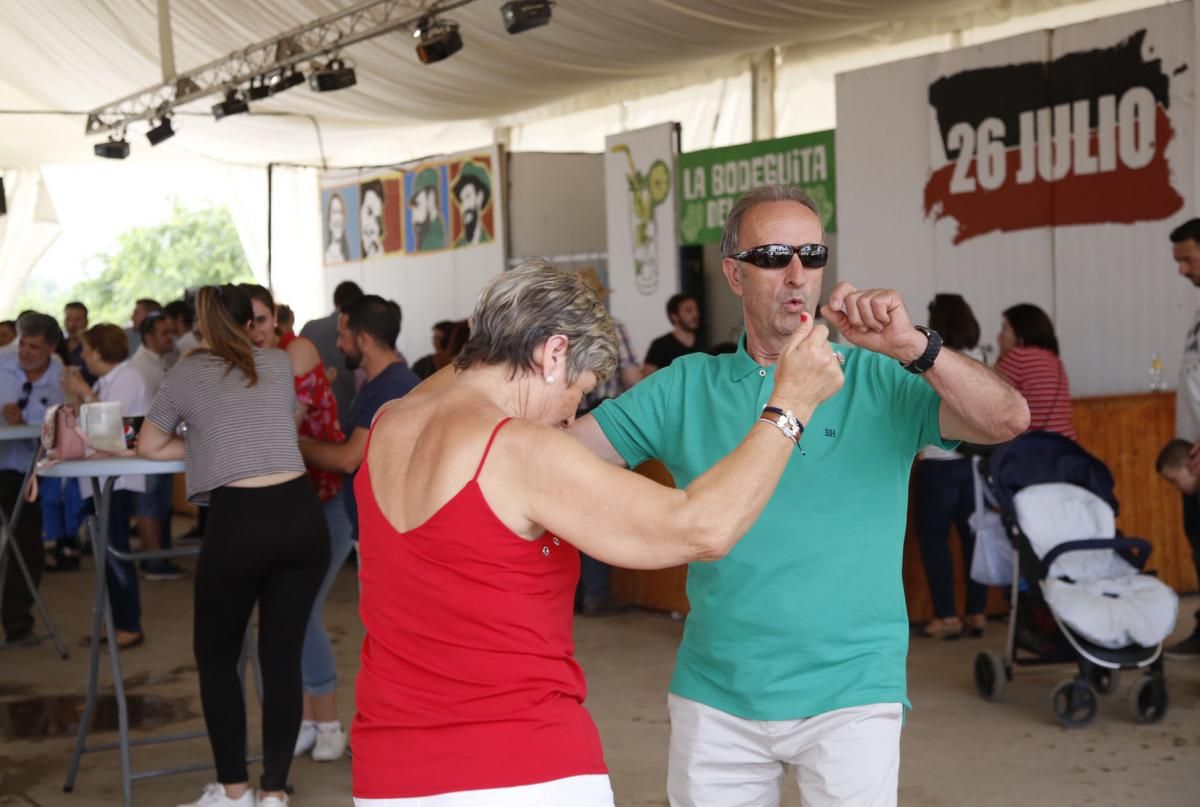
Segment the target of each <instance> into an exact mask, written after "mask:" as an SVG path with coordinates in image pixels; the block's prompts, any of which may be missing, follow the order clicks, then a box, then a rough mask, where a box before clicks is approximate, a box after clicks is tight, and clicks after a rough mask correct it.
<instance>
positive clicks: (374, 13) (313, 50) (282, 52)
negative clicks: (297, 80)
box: [85, 0, 474, 134]
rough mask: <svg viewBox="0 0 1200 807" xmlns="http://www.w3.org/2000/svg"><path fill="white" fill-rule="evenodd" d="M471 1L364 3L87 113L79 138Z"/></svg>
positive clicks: (122, 125)
mask: <svg viewBox="0 0 1200 807" xmlns="http://www.w3.org/2000/svg"><path fill="white" fill-rule="evenodd" d="M471 2H474V0H367V1H366V2H362V3H358V4H357V5H355V6H352V7H350V8H348V9H346V10H344V11H339V12H337V13H335V14H328V15H326V16H324V17H321V18H319V19H317V20H314V21H313V22H310V23H308V24H306V25H302V26H300V27H298V28H293V29H292V30H290V31H287V32H285V33H282V34H279V35H278V36H275V37H272V38H271V39H267V40H264V41H262V42H259V43H257V44H254V45H251V46H250V47H248V48H245V49H244V50H240V51H234V52H233V53H230V54H229V55H228V56H224V57H222V58H220V59H217V60H215V61H212V62H209V63H208V64H206V65H203V66H202V67H197V68H195V69H194V70H189V71H187V72H185V73H181V74H180V75H178V76H176V77H175V78H173V79H171V80H170V81H166V82H163V83H161V84H156V85H154V86H152V87H147V88H146V89H143V90H139V91H137V92H135V93H133V94H131V95H127V96H125V97H124V98H121V99H119V100H116V101H113V102H112V103H109V104H105V105H104V106H102V107H98V108H97V109H93V110H92V111H91V112H89V113H88V116H87V127H86V129H85V134H97V133H100V132H107V131H114V130H116V131H117V132H123V131H124V129H125V127H126V125H127V124H129V123H132V122H134V121H140V120H152V119H156V118H161V117H162V116H163V115H165V114H166V113H167V112H168V111H170V110H171V109H173V108H174V107H177V106H182V105H183V104H186V103H188V102H190V101H195V100H197V99H199V98H203V97H205V96H207V95H214V94H216V93H225V92H228V91H229V90H233V89H236V88H238V87H240V86H243V85H246V84H248V83H250V81H251V80H252V79H258V80H260V81H268V80H269V79H270V78H271V77H273V76H280V75H282V74H283V73H285V72H286V71H287V70H289V69H291V68H294V67H295V66H296V65H297V64H299V63H301V62H306V61H309V60H312V59H317V58H320V57H322V56H326V55H330V54H333V53H336V52H338V51H340V50H341V49H342V48H345V47H347V46H349V45H353V44H355V43H357V42H363V41H365V40H368V39H372V38H374V37H377V36H381V35H382V34H387V33H391V32H392V31H395V30H397V29H400V28H410V27H413V26H415V25H417V24H418V23H419V22H421V21H422V20H424V19H425V18H426V17H430V16H434V15H437V14H440V13H442V12H445V11H450V10H452V9H456V8H459V7H461V6H465V5H467V4H468V3H471Z"/></svg>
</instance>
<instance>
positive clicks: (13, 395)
mask: <svg viewBox="0 0 1200 807" xmlns="http://www.w3.org/2000/svg"><path fill="white" fill-rule="evenodd" d="M61 338H62V332H61V331H60V330H59V328H58V323H57V322H55V321H54V317H51V316H49V315H48V314H35V313H29V314H26V315H25V316H23V317H21V319H20V320H19V321H18V322H17V340H18V345H17V350H16V352H10V353H6V354H5V355H4V356H3V357H2V358H0V407H3V413H4V423H6V424H7V425H10V426H19V425H22V424H31V423H37V424H40V423H41V422H42V417H43V416H44V415H45V413H46V409H47V408H49V407H51V406H53V405H55V404H60V403H62V402H63V390H62V386H61V385H60V384H59V375H60V373H61V371H62V364H61V363H59V362H56V361H54V360H53V357H54V350H55V348H56V347H57V346H58V342H59V340H60V339H61ZM37 444H38V441H37V439H36V438H34V439H30V440H7V441H5V442H3V443H0V507H3V508H4V512H5V513H7V514H11V513H12V511H13V508H14V507H15V506H16V503H17V499H18V498H19V497H20V496H21V486H22V483H23V482H24V481H25V474H26V472H27V471H28V470H29V466H30V464H31V463H32V462H33V457H34V453H35V452H36V451H37ZM12 528H13V535H12V539H13V541H14V542H15V544H16V545H15V546H13V547H12V550H13V551H16V552H20V553H21V557H22V558H24V560H25V565H26V567H28V569H29V576H30V577H32V578H33V585H34V586H35V587H36V586H37V585H38V583H39V581H40V580H41V578H42V570H43V568H44V567H45V548H44V546H43V545H42V511H41V509H40V508H39V507H38V505H36V504H30V503H29V502H26V503H25V505H24V506H23V507H22V508H21V519H20V521H18V522H17V523H16V524H13V525H12ZM32 608H33V592H32V591H30V590H29V585H28V584H27V583H26V582H25V578H24V576H23V575H21V570H20V568H19V567H18V566H17V564H16V562H14V561H13V560H12V559H11V558H10V559H9V563H8V566H7V567H6V569H5V575H4V601H3V607H2V608H0V617H2V619H3V622H4V634H5V639H6V640H7V641H9V642H22V641H25V640H28V639H30V638H31V637H32V635H33V612H32Z"/></svg>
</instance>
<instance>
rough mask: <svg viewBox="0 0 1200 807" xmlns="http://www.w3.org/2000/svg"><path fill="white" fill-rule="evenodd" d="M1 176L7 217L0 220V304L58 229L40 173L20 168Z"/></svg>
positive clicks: (48, 244) (9, 297) (11, 294)
mask: <svg viewBox="0 0 1200 807" xmlns="http://www.w3.org/2000/svg"><path fill="white" fill-rule="evenodd" d="M3 176H4V196H5V201H6V202H7V206H8V213H7V214H6V215H4V216H0V300H9V299H12V297H13V295H14V294H15V293H16V291H17V289H19V288H21V285H22V284H23V283H24V282H25V278H26V276H28V274H29V270H30V268H31V267H32V266H33V265H34V264H35V263H36V262H37V260H38V258H40V257H41V256H42V253H43V252H45V251H46V249H47V248H48V247H49V246H50V245H51V244H52V243H54V239H56V238H58V234H59V232H60V228H59V226H58V217H57V216H56V215H55V212H54V204H53V203H52V202H51V201H50V194H49V193H48V192H47V190H46V184H45V183H44V182H43V181H42V172H41V171H39V170H38V169H37V168H21V169H16V170H12V171H5V172H4V174H3Z"/></svg>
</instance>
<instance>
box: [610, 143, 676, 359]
mask: <svg viewBox="0 0 1200 807" xmlns="http://www.w3.org/2000/svg"><path fill="white" fill-rule="evenodd" d="M678 144H679V128H678V124H675V123H664V124H659V125H657V126H651V127H649V128H646V129H638V130H636V131H632V132H622V133H621V134H617V135H611V136H609V137H608V138H606V139H605V143H604V146H605V148H604V152H605V153H604V196H605V208H606V210H607V214H608V215H607V231H608V266H609V283H610V284H611V285H612V311H613V314H614V315H615V316H616V317H617V318H619V319H621V320H623V321H624V322H625V324H626V326H627V327H628V328H629V331H630V336H631V337H632V339H633V343H634V345H633V346H634V350H635V352H638V355H641V351H644V350H645V349H646V347H647V346H648V345H649V344H650V341H651V340H652V339H654V338H655V337H656V336H659V335H660V334H661V333H662V332H663V331H665V330H666V329H667V328H668V327H670V323H669V322H668V321H667V318H666V314H665V313H664V307H665V306H666V304H667V300H669V299H670V298H671V295H672V294H675V293H676V292H678V291H679V248H678V235H677V227H678V218H677V216H678V214H677V210H676V204H675V190H674V189H675V177H674V174H675V160H676V156H677V154H678V150H679V147H678Z"/></svg>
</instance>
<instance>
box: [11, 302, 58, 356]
mask: <svg viewBox="0 0 1200 807" xmlns="http://www.w3.org/2000/svg"><path fill="white" fill-rule="evenodd" d="M17 333H18V334H19V335H20V336H40V337H42V339H44V340H45V341H46V344H48V345H50V347H55V346H57V345H58V343H59V340H61V339H62V330H61V329H60V328H59V327H58V320H56V319H55V318H54V317H52V316H50V315H49V314H39V313H37V312H36V311H31V312H29V313H28V314H25V315H24V316H22V317H21V318H20V319H18V320H17Z"/></svg>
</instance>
